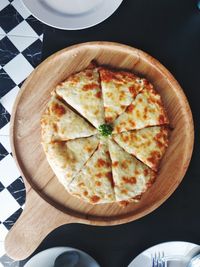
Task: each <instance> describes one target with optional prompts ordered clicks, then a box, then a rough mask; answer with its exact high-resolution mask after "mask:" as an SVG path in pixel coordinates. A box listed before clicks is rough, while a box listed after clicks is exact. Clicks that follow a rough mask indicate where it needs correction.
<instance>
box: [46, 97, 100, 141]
mask: <svg viewBox="0 0 200 267" xmlns="http://www.w3.org/2000/svg"><path fill="white" fill-rule="evenodd" d="M41 127H42V140H43V141H44V142H50V141H55V140H63V141H67V140H69V139H75V138H80V137H87V136H91V135H94V134H96V133H97V130H96V129H95V128H94V127H93V126H92V125H90V124H89V123H88V122H86V121H85V120H84V119H83V118H82V117H80V116H79V115H77V114H76V113H75V112H74V111H72V110H71V109H70V108H68V107H67V106H66V105H64V104H63V103H62V102H61V101H60V100H59V99H57V98H56V96H52V98H51V100H50V102H49V103H48V105H47V108H46V110H45V112H44V114H43V116H42V118H41Z"/></svg>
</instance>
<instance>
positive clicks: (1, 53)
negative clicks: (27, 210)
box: [0, 0, 43, 267]
mask: <svg viewBox="0 0 200 267" xmlns="http://www.w3.org/2000/svg"><path fill="white" fill-rule="evenodd" d="M42 39H43V24H42V23H41V22H39V21H38V20H37V19H35V18H34V17H33V16H32V15H30V13H29V11H28V10H27V9H26V8H25V7H24V6H23V4H22V3H21V1H20V0H0V267H1V266H18V263H16V262H13V261H12V260H10V259H9V258H8V257H7V256H6V255H4V249H3V241H4V239H5V236H6V234H7V232H8V231H9V230H10V229H11V227H12V226H13V224H14V223H15V222H16V220H17V219H18V217H19V216H20V214H21V212H22V210H23V206H24V202H25V188H24V183H23V179H22V177H21V176H20V173H19V171H18V169H17V167H16V165H15V162H14V160H13V157H12V154H11V148H10V143H9V121H10V114H11V111H12V107H13V104H14V101H15V98H16V96H17V94H18V92H19V91H20V87H21V85H22V83H23V81H24V80H25V79H26V78H27V76H28V75H29V74H30V73H31V72H32V71H33V69H34V68H35V67H36V66H37V65H38V64H39V63H40V60H41V50H42ZM18 66H20V68H19V67H18Z"/></svg>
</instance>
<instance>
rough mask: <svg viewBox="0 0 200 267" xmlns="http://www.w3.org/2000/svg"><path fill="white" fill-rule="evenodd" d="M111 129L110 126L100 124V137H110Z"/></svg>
mask: <svg viewBox="0 0 200 267" xmlns="http://www.w3.org/2000/svg"><path fill="white" fill-rule="evenodd" d="M112 131H113V128H112V126H111V125H110V124H102V125H100V126H99V132H100V134H101V135H102V136H109V135H111V133H112Z"/></svg>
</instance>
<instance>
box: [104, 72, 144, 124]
mask: <svg viewBox="0 0 200 267" xmlns="http://www.w3.org/2000/svg"><path fill="white" fill-rule="evenodd" d="M99 73H100V78H101V88H102V92H103V99H104V108H105V120H106V122H107V123H112V122H113V121H114V120H115V119H116V118H117V117H118V116H119V115H120V114H121V113H122V112H124V111H125V109H126V107H127V106H129V105H130V104H131V102H132V101H133V99H134V98H135V97H136V95H137V94H138V93H139V92H140V91H141V90H142V88H143V79H140V78H138V77H137V76H135V75H134V74H132V73H129V72H125V71H111V70H108V69H104V68H100V70H99Z"/></svg>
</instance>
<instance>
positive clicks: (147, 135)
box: [41, 66, 169, 206]
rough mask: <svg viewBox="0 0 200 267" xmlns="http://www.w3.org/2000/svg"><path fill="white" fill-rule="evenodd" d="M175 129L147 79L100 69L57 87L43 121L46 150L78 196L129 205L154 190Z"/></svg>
mask: <svg viewBox="0 0 200 267" xmlns="http://www.w3.org/2000/svg"><path fill="white" fill-rule="evenodd" d="M168 125H169V120H168V117H167V113H166V111H165V108H164V105H163V101H162V99H161V96H160V95H159V93H158V92H157V91H156V90H155V88H154V87H153V85H152V84H150V83H149V82H148V81H147V80H146V79H145V78H140V77H138V76H136V75H135V74H133V73H131V72H128V71H122V70H119V71H118V70H111V69H109V68H107V67H102V66H99V67H98V66H93V67H91V68H88V69H86V70H83V71H80V72H79V73H75V74H72V75H71V76H69V77H68V78H67V79H66V80H65V81H63V82H62V83H60V84H59V85H58V86H56V88H55V89H54V91H53V93H52V97H51V99H50V101H49V103H48V104H47V106H46V109H45V111H44V114H43V115H42V118H41V128H42V145H43V149H44V152H45V154H46V158H47V160H48V162H49V165H50V166H51V168H52V170H53V171H54V173H55V175H56V176H57V178H58V180H59V181H60V182H61V183H62V184H63V185H64V187H65V188H66V190H67V191H68V192H69V193H70V194H71V195H72V196H75V197H77V198H79V199H80V200H82V201H85V202H87V203H89V204H92V205H95V204H105V203H113V202H117V203H118V204H120V205H122V206H126V205H127V204H128V203H130V202H136V201H139V200H140V198H141V197H142V195H143V194H144V192H145V191H146V190H147V189H148V187H150V186H151V185H152V184H153V182H154V180H155V178H156V175H157V171H158V170H159V166H160V162H161V159H162V158H163V156H164V154H165V152H166V149H167V146H168V143H169V140H168V139H169V127H168Z"/></svg>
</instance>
